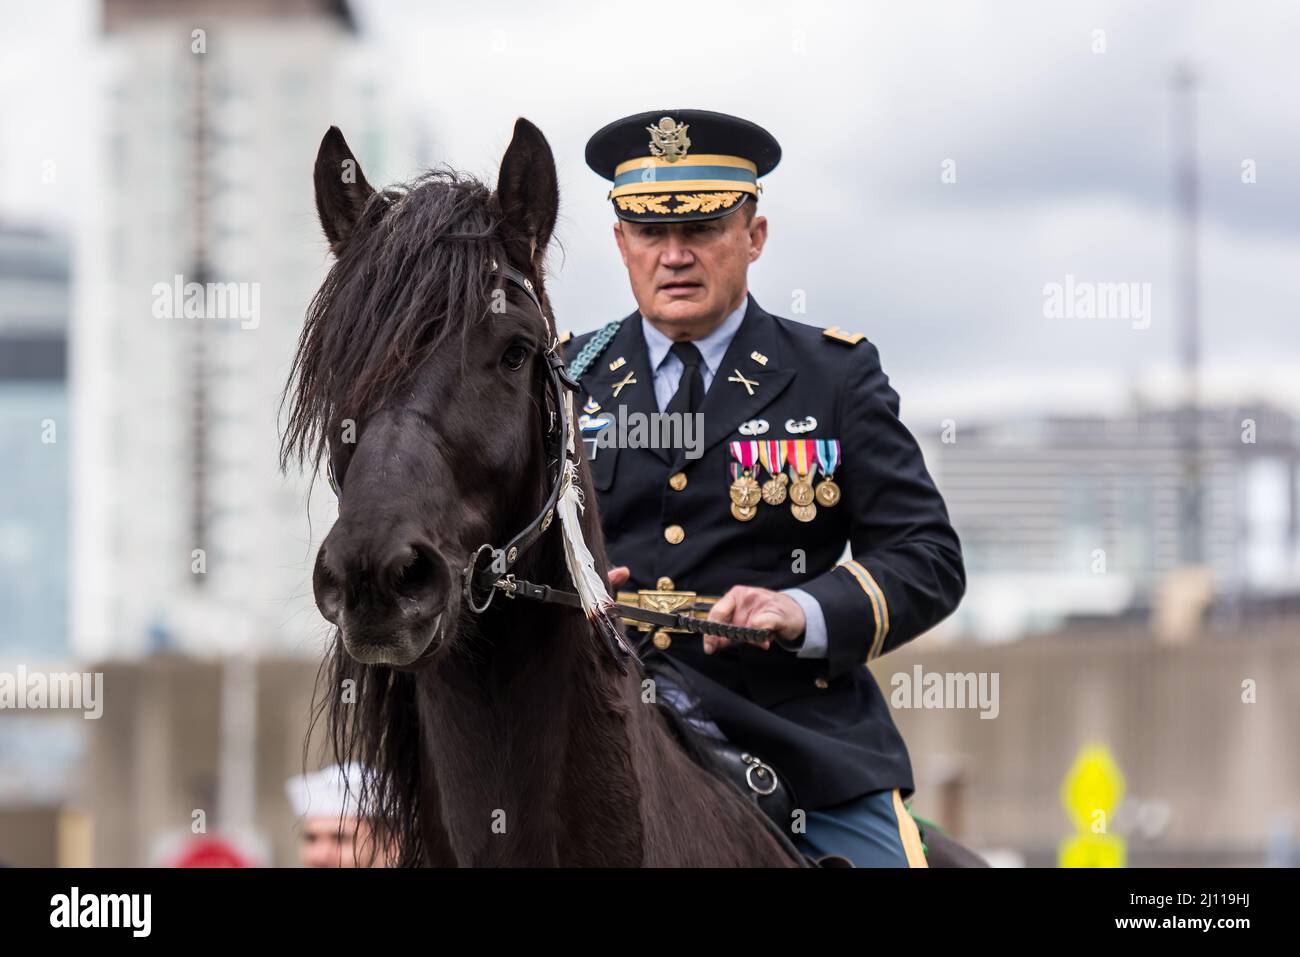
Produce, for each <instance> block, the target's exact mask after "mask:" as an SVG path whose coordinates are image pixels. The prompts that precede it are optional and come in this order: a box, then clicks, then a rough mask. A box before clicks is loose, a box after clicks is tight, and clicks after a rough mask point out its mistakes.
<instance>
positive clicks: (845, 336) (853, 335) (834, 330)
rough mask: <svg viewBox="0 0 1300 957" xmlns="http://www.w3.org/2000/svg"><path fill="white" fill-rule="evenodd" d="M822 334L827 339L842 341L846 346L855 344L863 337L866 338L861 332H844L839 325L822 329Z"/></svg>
mask: <svg viewBox="0 0 1300 957" xmlns="http://www.w3.org/2000/svg"><path fill="white" fill-rule="evenodd" d="M822 335H823V336H825V337H826V338H827V339H834V340H835V341H836V342H842V343H844V344H845V345H846V346H856V345H857V344H858V343H859V342H861V341H862V340H863V339H865V338H867V337H866V336H865V335H863V334H862V333H861V332H845V331H844V330H843V329H841V328H840V327H839V326H831V327H830V328H828V329H824V330H822Z"/></svg>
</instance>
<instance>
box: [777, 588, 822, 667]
mask: <svg viewBox="0 0 1300 957" xmlns="http://www.w3.org/2000/svg"><path fill="white" fill-rule="evenodd" d="M782 594H784V595H789V596H790V597H791V598H793V599H794V600H795V601H796V602H798V603H799V607H800V608H802V609H803V617H804V621H805V624H804V631H803V643H802V644H801V645H799V646H798V648H797V649H796V647H795V646H794V645H792V644H790V643H789V642H785V641H778V642H777V644H779V645H781V647H783V648H785V649H786V650H787V651H793V652H794V653H795V657H796V658H825V657H826V616H825V615H824V614H822V606H821V605H820V604H818V602H817V599H816V598H814V597H813V596H812V595H810V594H808V593H807V592H806V591H804V590H803V589H802V588H787V589H785V590H784V591H783V592H782Z"/></svg>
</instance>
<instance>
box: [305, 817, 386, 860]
mask: <svg viewBox="0 0 1300 957" xmlns="http://www.w3.org/2000/svg"><path fill="white" fill-rule="evenodd" d="M376 851H377V848H376V847H375V841H374V838H373V836H372V832H371V829H370V825H369V823H368V822H366V821H363V820H360V819H359V818H355V817H345V818H342V819H341V820H340V819H339V818H337V817H328V816H325V817H309V818H307V819H306V820H304V821H303V822H302V844H301V846H300V848H299V858H300V859H301V861H302V864H303V866H304V867H383V866H384V863H385V862H384V861H383V860H382V858H381V855H379V854H378V853H376Z"/></svg>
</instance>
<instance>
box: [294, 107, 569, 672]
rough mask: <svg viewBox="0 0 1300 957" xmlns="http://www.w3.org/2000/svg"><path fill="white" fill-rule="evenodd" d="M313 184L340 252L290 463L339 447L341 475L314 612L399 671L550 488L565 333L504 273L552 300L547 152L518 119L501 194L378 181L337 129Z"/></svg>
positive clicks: (447, 632) (434, 182) (443, 182)
mask: <svg viewBox="0 0 1300 957" xmlns="http://www.w3.org/2000/svg"><path fill="white" fill-rule="evenodd" d="M315 185H316V206H317V210H318V211H319V213H320V219H321V225H322V226H323V227H324V230H325V235H326V237H327V238H328V240H329V242H330V246H331V249H332V250H333V253H334V255H335V262H334V264H333V267H332V269H331V270H330V273H329V275H328V276H327V278H326V280H325V283H324V285H323V286H322V287H321V290H320V292H319V293H318V294H317V295H316V297H315V299H314V300H313V302H312V305H311V308H310V310H309V312H308V316H307V322H306V325H305V327H304V329H303V333H302V337H301V340H300V342H299V345H298V351H297V355H296V357H295V360H294V368H293V374H292V376H291V378H290V385H289V387H288V388H287V390H286V395H287V397H288V399H289V402H290V414H289V420H288V422H289V427H288V429H287V431H286V434H285V437H284V444H283V447H282V455H283V457H284V459H285V462H286V463H287V461H288V459H289V458H290V457H292V456H296V457H298V458H299V459H301V460H311V461H312V462H313V463H314V464H315V465H316V466H318V467H319V464H320V462H321V460H322V458H323V457H326V456H327V457H328V461H329V463H330V466H331V468H332V473H333V475H334V476H335V478H336V480H337V483H338V485H339V486H340V492H341V494H340V499H339V518H338V521H337V522H336V523H335V525H334V527H333V528H332V529H331V530H330V532H329V534H328V535H327V536H326V538H325V541H324V543H323V544H322V545H321V548H320V551H319V553H318V555H317V558H316V564H315V569H314V572H313V578H312V584H313V587H314V591H315V596H316V604H317V606H318V607H319V608H320V612H321V614H322V615H324V616H325V618H326V619H328V620H329V621H330V622H332V623H334V624H335V625H337V626H338V628H339V631H340V633H341V635H342V638H343V644H344V647H345V648H346V650H347V652H348V654H349V655H350V656H351V657H352V658H354V659H356V660H357V661H358V662H361V663H363V664H381V665H394V666H405V665H410V664H412V663H414V662H416V661H417V660H418V659H421V658H422V657H423V658H429V657H432V655H433V654H435V653H436V652H437V651H438V650H439V649H440V648H442V647H444V646H445V645H446V644H447V640H448V639H451V638H454V624H455V622H456V621H457V619H458V617H459V613H460V605H461V601H462V599H461V570H462V569H463V568H464V567H465V565H466V564H467V562H468V561H469V559H470V557H471V555H472V554H473V553H474V552H475V550H476V549H477V548H478V547H479V546H480V545H482V544H484V543H489V542H490V543H498V544H499V543H501V542H503V541H505V540H507V539H508V538H509V537H510V536H511V535H512V534H513V533H514V532H515V531H517V530H518V529H519V528H520V527H522V526H523V525H525V524H526V523H527V522H528V521H530V520H531V519H532V518H533V515H534V514H535V512H536V510H537V509H538V508H539V507H540V504H541V502H542V500H543V498H544V496H545V492H546V485H547V462H546V456H545V450H544V441H543V436H544V432H545V427H546V418H547V405H546V399H545V395H546V391H545V390H546V384H547V381H548V379H547V368H546V365H545V362H544V360H543V359H542V354H543V353H544V352H545V351H546V349H547V348H548V346H549V345H550V344H551V343H552V342H553V339H554V332H553V324H552V322H551V321H550V319H549V318H548V317H546V316H544V315H542V314H541V313H540V312H539V310H538V308H537V306H536V305H535V304H534V302H533V301H532V299H531V298H530V297H529V296H528V294H527V292H526V291H525V290H522V289H519V288H516V287H515V286H514V285H513V284H511V283H507V282H505V281H504V280H503V276H502V267H503V266H505V265H506V264H510V265H512V266H513V267H514V268H516V269H518V270H520V271H521V272H522V273H523V274H524V275H525V276H527V277H528V278H529V280H530V281H531V283H532V285H533V288H534V289H535V290H537V292H538V294H539V296H541V301H542V302H543V303H545V302H546V300H545V296H544V293H543V291H542V290H543V286H542V278H543V277H542V268H541V264H542V260H543V256H544V254H545V251H546V247H547V244H548V242H549V240H550V236H551V231H552V229H553V227H554V225H555V218H556V212H557V207H558V203H559V193H558V186H557V178H556V172H555V162H554V159H553V157H552V155H551V150H550V147H549V146H548V145H547V143H546V140H545V138H544V137H543V136H542V134H541V132H540V131H539V130H538V129H537V128H536V127H535V126H533V125H532V124H531V123H529V122H528V121H527V120H524V119H520V120H519V121H518V122H517V123H516V125H515V130H514V137H513V139H512V140H511V143H510V146H509V148H508V149H507V150H506V153H505V157H504V159H503V160H502V163H501V170H500V174H499V178H498V181H497V189H496V192H495V193H493V192H492V191H491V190H489V189H488V188H487V187H486V186H485V185H483V184H482V183H480V182H478V181H477V180H474V179H473V178H471V177H467V176H464V175H461V174H457V173H453V172H450V171H443V172H437V173H430V174H428V175H426V176H425V177H423V178H421V179H419V180H417V181H416V182H414V183H412V184H410V185H409V186H407V187H404V188H400V189H388V190H382V191H375V190H373V189H372V188H371V187H370V185H369V184H368V183H367V182H366V179H365V176H364V175H363V174H362V172H361V169H360V167H359V165H358V164H357V161H356V158H355V157H354V156H353V154H352V152H351V150H349V149H348V145H347V143H346V142H345V141H344V139H343V135H342V134H341V133H340V132H339V131H338V129H336V128H331V129H330V130H329V132H328V133H326V134H325V138H324V139H323V140H322V142H321V146H320V152H319V154H318V156H317V158H316V169H315ZM548 308H549V307H548ZM503 490H505V491H504V493H503Z"/></svg>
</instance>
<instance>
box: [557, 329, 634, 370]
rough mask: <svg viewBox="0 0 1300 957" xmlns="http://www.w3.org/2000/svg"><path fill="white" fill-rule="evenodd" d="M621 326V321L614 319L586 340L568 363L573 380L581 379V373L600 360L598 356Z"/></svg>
mask: <svg viewBox="0 0 1300 957" xmlns="http://www.w3.org/2000/svg"><path fill="white" fill-rule="evenodd" d="M622 324H623V320H622V319H615V320H614V321H613V322H608V323H606V324H605V325H603V326H601V327H600V330H599V331H598V332H597V333H596V334H595V335H594V336H592V337H591V338H590V339H588V340H587V344H586V345H585V346H583V347H582V348H581V349H579V350H578V354H577V355H576V356H574V357H573V361H572V362H570V363H569V375H571V376H572V377H573V378H574V379H575V380H577V379H581V378H582V375H583V373H585V372H586V371H587V369H589V368H590V367H591V364H592V363H593V362H595V361H596V360H597V359H599V358H600V354H601V353H602V352H604V351H605V349H606V347H607V346H608V345H609V344H610V342H611V341H613V339H614V334H615V333H616V332H618V327H619V326H620V325H622Z"/></svg>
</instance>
